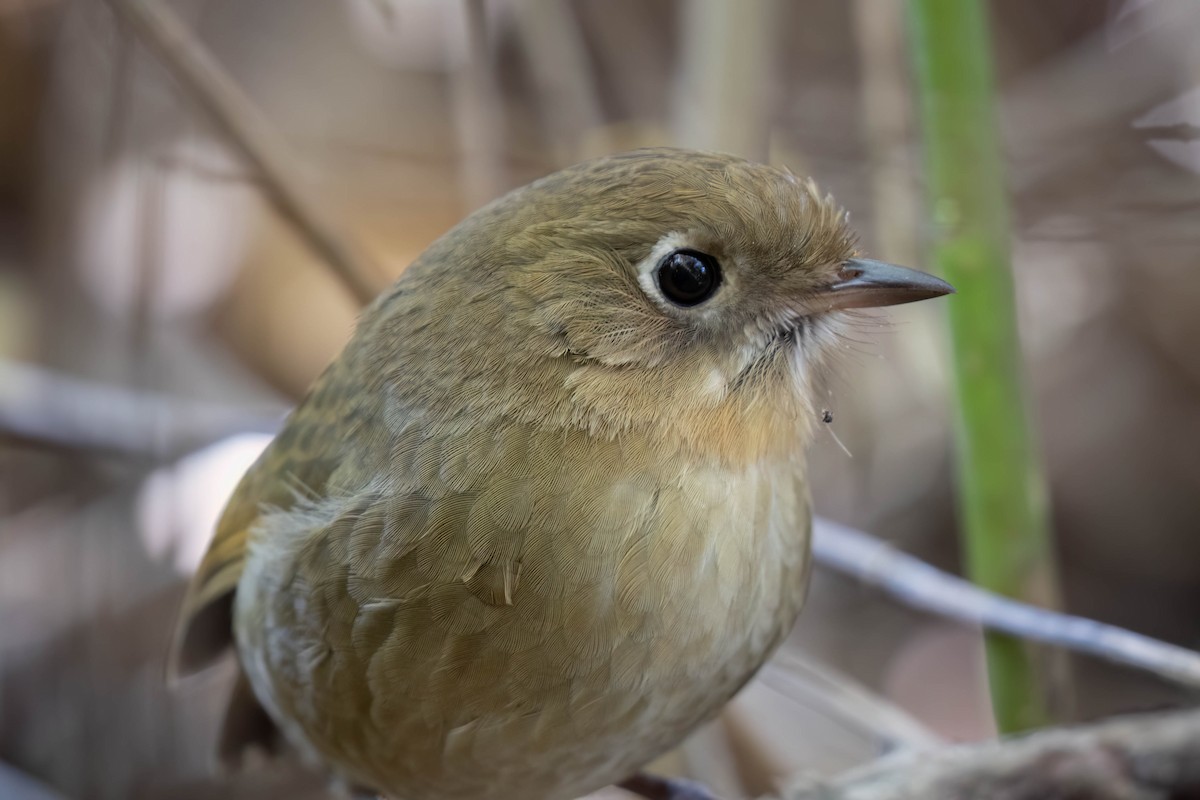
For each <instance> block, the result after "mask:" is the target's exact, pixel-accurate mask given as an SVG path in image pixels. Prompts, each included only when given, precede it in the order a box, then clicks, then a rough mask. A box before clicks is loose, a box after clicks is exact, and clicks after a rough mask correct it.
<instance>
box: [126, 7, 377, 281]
mask: <svg viewBox="0 0 1200 800" xmlns="http://www.w3.org/2000/svg"><path fill="white" fill-rule="evenodd" d="M105 2H106V3H107V4H108V5H109V7H110V8H112V10H113V12H114V13H115V14H116V16H117V18H118V19H119V20H120V22H121V23H123V24H125V25H127V26H128V28H129V29H130V30H131V31H132V32H133V33H134V34H136V35H137V37H138V39H139V40H140V41H141V42H142V43H143V44H144V45H145V46H146V47H147V48H148V49H149V50H150V51H151V52H153V53H154V54H155V55H156V56H158V58H159V60H160V61H161V62H162V63H163V65H164V66H166V68H167V69H168V70H169V71H170V73H171V75H172V76H173V77H174V78H175V81H176V82H177V84H178V85H179V86H180V87H181V88H182V89H183V90H184V91H185V93H186V94H187V95H188V96H189V97H190V98H191V99H192V100H193V101H194V102H195V103H196V105H198V106H199V107H200V108H201V109H202V110H203V111H204V112H205V113H206V114H207V115H208V117H209V119H210V120H211V121H212V122H213V123H214V124H215V125H216V127H217V128H218V129H219V130H220V131H221V132H222V133H223V134H224V135H225V136H226V138H227V139H228V140H229V142H230V143H231V144H232V145H233V146H234V147H235V148H236V149H237V150H238V152H239V153H240V154H241V155H242V157H243V158H244V159H245V160H246V161H247V163H249V164H250V166H251V167H252V169H253V170H254V172H255V177H256V178H257V182H258V185H259V186H260V187H261V188H262V190H263V192H264V194H265V195H266V197H267V199H268V200H269V201H270V202H271V203H272V205H273V206H274V207H275V209H276V210H277V211H278V212H279V213H280V215H281V216H283V218H284V219H286V220H288V222H290V223H291V224H292V225H293V226H294V227H295V228H296V230H297V231H298V232H299V233H300V235H301V236H302V237H303V239H304V240H305V241H306V242H307V243H308V245H309V247H311V248H312V250H313V252H315V253H316V254H317V256H318V257H319V258H320V259H321V260H322V261H324V262H325V263H326V264H328V265H329V267H330V269H332V270H333V272H334V274H335V275H336V276H337V277H338V278H340V279H341V281H342V282H343V283H344V284H345V285H346V287H347V288H348V289H349V290H350V292H351V293H352V294H353V295H354V297H355V298H356V299H357V300H358V301H359V302H361V303H364V304H365V303H369V302H370V301H371V300H373V299H374V298H375V296H376V295H377V294H378V293H379V292H380V290H381V289H382V288H383V286H384V285H385V282H384V279H383V278H382V276H381V275H380V273H379V271H378V270H377V269H376V268H375V266H374V265H373V264H372V263H371V262H370V261H369V260H368V259H367V257H366V256H365V255H364V254H363V253H362V252H361V251H360V250H359V249H358V248H357V247H356V246H355V245H354V242H353V240H352V239H350V238H349V237H346V236H344V235H343V234H342V232H341V231H340V230H339V227H338V226H337V225H336V224H335V223H334V221H333V219H332V218H331V217H330V215H329V214H328V213H327V212H326V211H325V209H324V208H323V207H322V206H321V205H320V204H319V203H318V202H317V201H316V200H315V199H314V198H313V196H312V195H311V194H310V193H309V192H307V191H306V190H305V189H304V183H303V181H302V180H301V178H300V175H299V169H298V167H297V164H298V163H299V160H298V158H297V157H296V156H295V155H293V154H292V152H291V150H290V148H289V147H288V145H287V142H286V141H284V139H283V138H282V137H281V136H280V135H279V133H278V132H277V131H276V130H275V128H274V127H273V126H272V125H271V123H270V122H269V121H268V120H267V119H266V118H265V117H264V116H263V115H262V113H261V112H260V111H259V109H258V108H257V107H256V106H255V105H254V103H253V101H251V99H250V98H249V97H248V96H247V95H246V94H245V92H243V91H242V90H241V88H240V87H238V85H237V83H236V82H235V81H233V80H232V79H231V78H230V77H229V75H227V74H226V72H225V70H224V69H222V67H221V65H220V64H218V63H217V61H216V60H215V59H214V58H213V57H212V55H211V54H210V53H209V52H208V51H207V50H206V49H205V48H204V46H203V45H202V44H201V43H200V42H198V41H197V40H196V38H195V37H194V36H193V35H192V34H191V32H190V31H189V30H188V29H187V27H186V26H185V25H183V23H182V22H180V21H179V19H178V18H177V17H176V16H175V14H174V13H173V12H172V11H171V9H170V7H169V6H168V5H167V4H166V3H162V2H146V0H105Z"/></svg>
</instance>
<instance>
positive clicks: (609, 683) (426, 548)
mask: <svg viewBox="0 0 1200 800" xmlns="http://www.w3.org/2000/svg"><path fill="white" fill-rule="evenodd" d="M463 435H464V436H466V437H467V439H468V440H467V441H460V440H456V439H455V438H454V437H446V436H442V437H437V436H432V435H429V434H428V432H421V431H416V432H413V431H408V432H403V431H402V432H401V433H400V435H399V437H398V439H397V441H396V442H394V443H393V445H392V447H391V448H390V449H389V453H390V454H391V455H390V457H391V458H392V459H394V460H393V461H392V462H391V468H392V472H391V473H389V474H388V476H387V477H386V479H383V480H376V481H375V482H373V483H372V484H371V485H369V486H367V487H364V488H363V489H362V490H361V491H359V492H357V493H353V494H351V495H349V496H347V497H343V498H339V499H338V500H337V501H333V500H330V501H325V502H323V503H321V504H320V505H319V506H318V507H316V508H309V509H306V510H304V512H303V513H298V512H297V513H290V514H284V515H280V516H278V517H277V518H275V519H269V518H268V519H267V520H266V522H265V523H264V525H263V526H262V529H261V531H260V532H259V533H258V534H257V537H256V540H255V543H254V545H253V547H252V552H251V557H250V563H249V564H248V568H247V572H246V576H245V577H244V578H243V582H242V584H241V586H240V587H239V593H238V598H237V628H238V639H239V649H240V653H241V656H242V661H243V665H244V666H245V667H246V669H247V673H248V674H249V675H250V677H251V681H252V683H253V685H254V686H255V689H256V692H257V693H258V694H259V696H260V697H265V704H266V705H267V706H268V707H269V709H270V710H271V711H272V713H273V715H275V716H276V717H277V719H281V720H282V721H283V724H284V727H285V729H287V730H289V731H290V732H291V735H292V736H293V738H297V739H301V740H302V741H303V743H304V744H305V745H307V746H311V747H312V748H313V749H315V750H316V751H317V752H319V753H320V754H321V755H322V756H323V757H324V758H325V760H327V761H328V762H329V763H330V764H331V765H333V766H334V767H335V768H336V769H338V770H340V771H341V772H343V773H345V774H347V775H348V776H350V777H352V778H353V779H355V780H358V781H360V782H363V783H366V784H367V785H372V786H376V787H379V788H381V789H384V790H387V791H389V792H392V793H394V794H396V795H399V796H404V797H411V798H414V800H417V799H418V798H421V797H427V796H428V797H434V796H437V797H462V798H487V797H515V796H559V795H560V794H561V795H562V796H564V797H567V796H572V793H575V792H581V791H586V790H589V789H591V788H595V787H596V786H599V785H603V784H605V783H608V782H611V781H614V780H619V779H620V778H621V777H622V775H623V773H625V772H628V771H631V770H633V769H635V768H636V767H637V766H638V765H640V764H642V763H644V762H645V761H647V760H649V759H651V758H653V757H654V756H655V755H657V754H658V753H659V752H661V751H663V750H664V749H666V748H669V747H670V746H673V745H674V744H675V743H677V742H678V741H679V740H680V739H681V738H682V737H683V736H684V735H686V734H687V733H688V732H689V731H690V730H691V729H692V728H693V727H695V726H696V725H697V724H699V723H700V722H701V721H703V720H704V719H706V718H708V717H710V716H711V715H712V714H714V713H715V712H716V710H718V709H719V708H720V706H721V705H723V704H724V702H725V701H726V700H728V699H729V697H730V696H731V695H732V694H733V693H734V692H735V691H736V690H737V689H738V688H739V687H740V686H741V685H742V684H743V683H744V682H745V681H746V680H747V679H748V678H749V676H750V675H752V674H753V672H754V671H755V670H756V669H757V668H758V667H759V666H760V665H761V663H762V661H763V660H764V659H765V658H766V657H767V655H769V653H770V651H771V650H772V649H773V648H774V646H775V645H777V644H778V643H779V641H780V640H781V639H782V637H783V636H784V635H785V633H786V632H787V630H788V629H789V628H790V627H791V624H792V622H793V620H794V618H795V615H796V614H797V613H798V611H799V608H800V605H801V601H802V598H803V593H804V584H805V581H806V578H807V568H808V558H809V556H808V532H809V511H808V503H807V493H806V491H805V488H804V483H803V480H802V476H801V475H800V474H799V467H798V465H796V464H794V463H759V464H753V465H750V466H748V467H738V468H736V469H733V468H729V467H725V466H721V465H718V464H709V463H688V462H687V461H686V459H684V460H681V459H679V458H676V457H671V456H669V455H668V454H665V453H656V452H654V451H652V450H650V449H647V448H637V447H633V446H631V445H630V444H629V443H627V442H621V441H619V440H613V441H591V440H589V439H588V438H586V437H583V438H577V439H572V438H570V437H564V435H563V434H561V433H559V432H544V431H538V430H532V429H528V428H521V429H516V428H514V429H511V430H500V429H496V430H491V431H485V432H480V431H478V430H475V431H469V432H466V433H464V434H463Z"/></svg>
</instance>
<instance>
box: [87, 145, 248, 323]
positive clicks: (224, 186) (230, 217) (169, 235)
mask: <svg viewBox="0 0 1200 800" xmlns="http://www.w3.org/2000/svg"><path fill="white" fill-rule="evenodd" d="M241 171H242V167H241V166H240V165H239V164H237V162H235V161H234V160H233V159H232V158H231V157H230V156H229V155H228V154H227V153H226V152H225V151H224V150H223V149H221V148H220V147H218V146H217V145H216V144H214V143H212V142H209V141H202V140H195V139H189V140H181V141H178V142H176V143H175V144H174V145H172V146H171V147H170V148H169V149H167V150H166V152H165V153H164V154H163V157H162V158H160V159H146V158H141V159H134V158H128V159H122V160H120V161H117V162H115V163H114V164H113V165H112V166H111V167H109V168H108V169H107V170H106V171H105V172H102V173H100V174H99V175H98V176H97V177H96V178H95V179H94V180H93V181H91V182H90V184H89V186H88V187H87V192H86V195H85V197H84V200H83V204H82V214H81V218H80V235H79V239H78V242H79V245H78V246H79V255H78V258H77V259H76V264H77V268H78V269H79V270H80V272H81V273H82V274H81V278H82V280H83V284H84V286H85V287H86V289H87V290H88V292H89V294H90V295H91V296H92V297H93V298H94V299H95V300H96V302H97V303H98V304H99V305H100V306H101V307H102V308H103V309H104V310H105V311H106V312H108V313H109V314H111V315H113V316H114V317H126V316H128V315H129V314H130V313H131V312H133V311H134V310H135V309H136V308H137V304H138V298H139V295H140V293H141V287H140V284H141V281H142V264H143V263H144V259H147V258H149V259H152V261H151V263H150V265H149V269H150V272H151V275H150V278H149V286H148V290H149V292H150V295H149V304H148V305H149V308H148V310H149V313H150V315H151V316H152V317H153V318H155V319H169V318H173V317H179V316H186V315H191V314H196V313H198V312H201V311H203V310H204V309H206V308H207V307H208V306H209V305H210V304H211V303H212V302H213V301H214V300H216V299H217V298H218V297H219V296H220V295H221V293H222V292H223V291H225V290H226V289H227V288H228V287H229V286H230V285H231V284H232V283H233V280H234V278H235V277H236V276H237V273H238V269H239V267H240V265H241V261H242V255H243V252H244V250H245V244H246V238H247V234H248V231H249V229H250V227H251V225H252V224H253V223H254V220H255V218H256V216H257V210H258V203H257V201H256V200H255V198H254V195H253V192H254V191H255V190H254V188H253V187H251V186H250V185H248V184H247V183H245V182H242V181H240V180H238V177H237V176H238V175H239V174H240V173H241ZM156 183H157V185H156ZM148 226H153V227H152V229H147V227H148Z"/></svg>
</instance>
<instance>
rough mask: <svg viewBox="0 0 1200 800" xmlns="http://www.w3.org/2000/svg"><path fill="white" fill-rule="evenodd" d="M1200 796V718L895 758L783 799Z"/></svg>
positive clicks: (1181, 716)
mask: <svg viewBox="0 0 1200 800" xmlns="http://www.w3.org/2000/svg"><path fill="white" fill-rule="evenodd" d="M1198 790H1200V711H1197V710H1190V711H1176V712H1169V713H1163V714H1145V715H1140V716H1133V717H1126V718H1122V719H1116V720H1110V721H1107V722H1102V723H1100V724H1097V725H1091V726H1084V727H1078V728H1055V729H1051V730H1045V731H1039V732H1037V733H1033V734H1030V735H1028V736H1023V737H1019V738H1014V739H1007V740H1001V741H993V742H987V743H984V744H971V745H960V746H957V747H946V748H941V749H938V750H935V751H932V752H923V753H906V754H897V755H896V756H890V757H886V758H883V759H880V760H878V761H876V762H874V763H872V764H868V765H866V766H864V767H860V768H858V769H854V770H851V771H850V772H847V773H844V774H843V775H842V776H840V777H838V778H836V779H834V780H833V781H828V782H824V781H823V782H819V783H816V784H814V782H812V781H806V782H805V783H804V784H803V785H798V786H794V787H792V788H791V789H790V790H789V791H786V792H784V793H783V794H782V795H781V798H782V800H959V798H964V797H986V798H988V799H989V800H1028V798H1038V800H1068V798H1081V797H1086V798H1089V800H1154V798H1161V799H1162V800H1166V798H1183V797H1195V796H1196V792H1197V791H1198Z"/></svg>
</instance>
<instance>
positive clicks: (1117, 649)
mask: <svg viewBox="0 0 1200 800" xmlns="http://www.w3.org/2000/svg"><path fill="white" fill-rule="evenodd" d="M814 528H815V530H814V536H813V555H814V557H815V559H816V561H817V563H819V564H821V565H822V566H825V567H827V568H830V569H834V570H837V571H838V572H842V573H844V574H846V575H850V576H852V577H855V578H857V579H859V580H861V581H862V582H863V583H865V584H867V585H869V586H872V587H874V588H876V589H879V590H880V591H883V592H885V593H886V594H889V595H891V596H892V597H894V598H895V599H897V600H900V601H901V602H903V603H904V604H905V605H909V606H912V607H914V608H919V609H921V610H923V611H927V612H929V613H932V614H936V615H938V616H942V617H948V618H950V619H954V620H958V621H960V622H965V623H969V624H973V625H980V626H982V627H984V628H987V629H989V630H995V631H1003V632H1004V633H1010V634H1012V635H1014V636H1019V637H1021V638H1024V639H1029V640H1031V641H1035V642H1043V643H1046V644H1051V645H1055V646H1058V647H1063V648H1066V649H1068V650H1075V651H1077V652H1081V653H1088V654H1089V655H1093V656H1096V657H1097V658H1101V659H1104V660H1106V661H1113V662H1116V663H1118V664H1124V665H1126V666H1131V667H1136V668H1138V669H1141V670H1145V671H1148V672H1152V673H1154V674H1155V675H1158V676H1160V677H1162V678H1166V679H1168V680H1172V681H1175V682H1177V683H1181V684H1184V685H1187V686H1193V687H1200V653H1196V652H1195V651H1192V650H1188V649H1186V648H1183V647H1178V646H1176V645H1173V644H1168V643H1166V642H1161V641H1158V640H1157V639H1151V638H1150V637H1148V636H1143V635H1141V634H1138V633H1133V632H1132V631H1127V630H1125V629H1123V628H1118V627H1116V626H1114V625H1106V624H1104V623H1102V622H1096V621H1095V620H1090V619H1085V618H1083V617H1075V616H1071V615H1069V614H1061V613H1058V612H1056V611H1047V610H1045V609H1041V608H1037V607H1035V606H1031V605H1028V604H1025V603H1021V602H1018V601H1016V600H1011V599H1009V598H1006V597H1001V596H1000V595H997V594H994V593H992V592H989V591H986V590H984V589H981V588H979V587H978V586H975V585H974V584H972V583H970V582H969V581H966V580H963V579H962V578H958V577H956V576H954V575H951V574H949V573H946V572H943V571H941V570H939V569H937V568H936V567H932V566H930V565H929V564H926V563H925V562H923V561H921V560H920V559H918V558H915V557H913V556H910V555H908V554H906V553H902V552H901V551H899V550H897V549H896V548H894V547H892V546H891V545H889V544H888V543H887V542H885V541H883V540H881V539H879V538H877V537H874V536H871V535H870V534H866V533H863V532H862V531H856V530H854V529H852V528H848V527H846V526H845V525H839V524H838V523H836V522H832V521H830V520H827V519H821V518H818V519H817V520H816V522H815V525H814Z"/></svg>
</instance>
